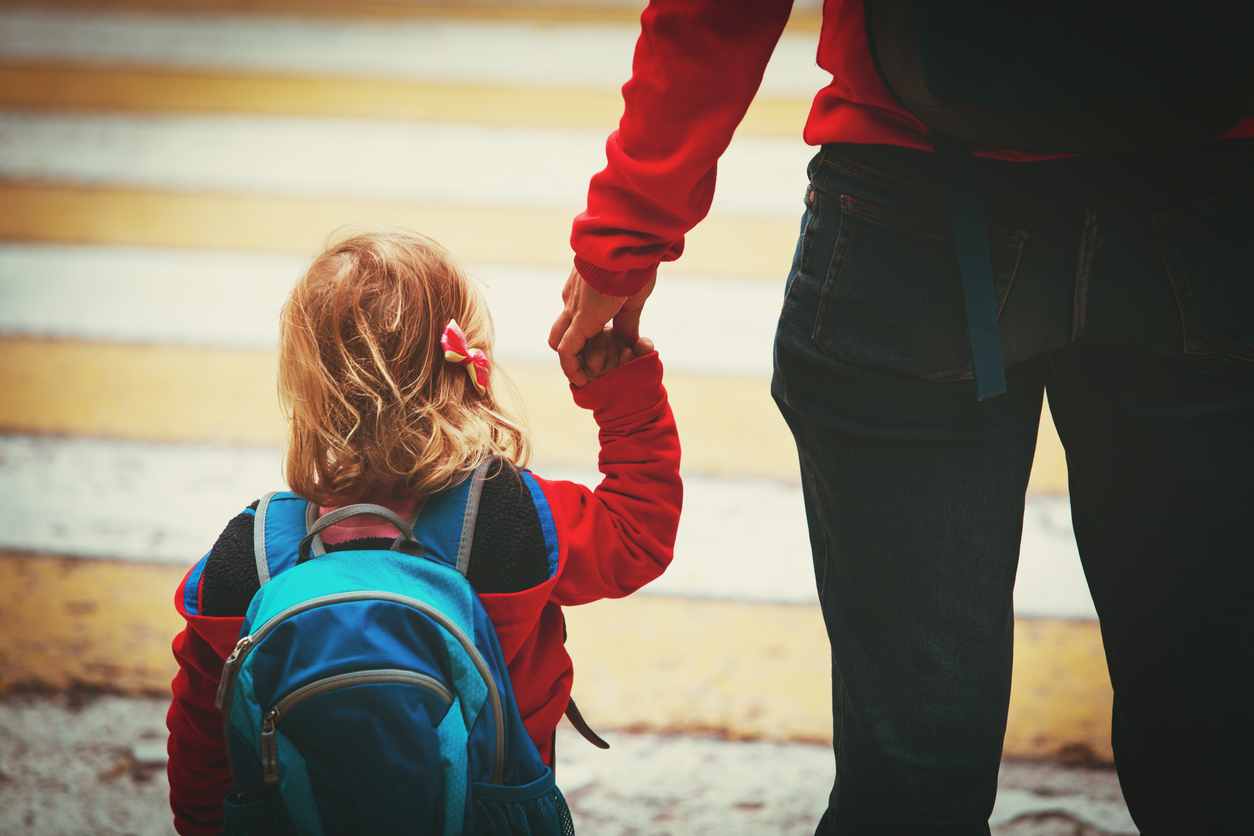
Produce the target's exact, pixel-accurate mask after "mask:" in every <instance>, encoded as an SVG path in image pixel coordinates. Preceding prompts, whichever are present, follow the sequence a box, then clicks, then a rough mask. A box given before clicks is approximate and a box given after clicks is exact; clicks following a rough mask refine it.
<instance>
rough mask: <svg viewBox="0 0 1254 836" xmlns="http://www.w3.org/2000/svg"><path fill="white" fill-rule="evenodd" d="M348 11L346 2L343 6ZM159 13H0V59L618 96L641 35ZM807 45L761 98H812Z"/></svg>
mask: <svg viewBox="0 0 1254 836" xmlns="http://www.w3.org/2000/svg"><path fill="white" fill-rule="evenodd" d="M355 6H356V4H355V3H352V2H351V0H349V2H348V4H347V8H346V11H347V10H351V9H352V8H354V7H355ZM219 11H225V12H229V11H230V10H229V9H222V10H219ZM162 12H163V13H162V14H149V13H129V12H127V11H124V10H122V9H120V8H116V7H115V8H113V9H110V10H109V11H88V10H83V11H65V10H61V11H57V10H48V9H44V10H34V9H29V8H25V9H17V10H12V11H9V12H7V13H5V14H4V15H3V16H2V17H0V59H5V60H10V61H18V60H20V61H32V60H48V61H74V62H76V63H80V62H90V63H94V64H113V65H117V64H123V65H130V66H135V65H143V66H164V67H167V68H169V69H175V68H178V69H196V70H217V71H224V70H225V71H232V72H268V73H283V74H287V75H317V76H323V75H340V76H357V77H363V78H392V79H397V80H401V79H404V80H411V81H424V82H460V83H473V84H489V85H521V86H525V87H533V86H541V87H542V86H548V85H555V86H559V87H561V86H575V87H584V88H589V89H597V90H614V91H616V90H618V89H619V87H621V86H622V84H623V82H625V81H626V80H627V78H628V77H629V76H630V74H631V66H632V55H633V52H634V50H635V46H636V39H637V37H638V36H639V32H640V27H639V24H638V22H636V21H635V20H631V21H627V22H624V23H621V24H611V23H591V24H589V23H578V22H573V21H572V22H564V21H554V20H549V21H543V20H542V21H533V20H529V19H527V18H526V17H519V18H516V19H508V18H506V19H501V20H498V21H492V20H470V21H466V20H458V19H457V18H456V17H453V18H441V17H439V16H431V15H424V16H423V17H421V18H419V19H415V20H405V19H397V20H370V19H368V18H361V17H356V16H354V15H352V14H348V15H345V16H341V17H336V18H332V19H326V18H323V19H319V18H316V17H315V18H308V17H299V16H291V17H273V16H269V15H233V14H212V15H206V14H199V13H194V12H180V10H178V8H177V7H174V6H169V7H164V6H163V9H162ZM816 40H817V39H816V38H815V34H814V32H813V31H809V32H802V33H798V34H795V35H794V34H786V35H785V36H784V37H783V38H781V39H780V42H779V45H778V46H777V48H776V50H775V52H774V54H773V55H772V58H771V61H770V63H769V64H768V66H767V68H766V71H765V74H764V77H763V79H762V86H761V95H763V96H765V97H774V96H787V97H792V98H797V97H800V98H805V99H810V98H812V97H813V96H814V94H815V92H816V91H817V90H818V89H819V88H820V87H822V86H823V85H824V84H828V83H830V82H831V76H830V74H827V73H825V72H824V71H822V70H821V69H819V68H818V66H817V65H816V64H815V50H816V46H817V44H816ZM610 127H612V125H606V126H605V128H606V129H607V130H608V129H609V128H610ZM800 127H801V126H800V124H798V125H797V130H798V131H799V130H800Z"/></svg>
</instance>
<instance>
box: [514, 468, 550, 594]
mask: <svg viewBox="0 0 1254 836" xmlns="http://www.w3.org/2000/svg"><path fill="white" fill-rule="evenodd" d="M520 475H521V476H522V480H523V483H524V484H525V485H526V486H527V490H528V491H530V492H531V501H532V503H533V504H534V505H535V506H536V516H538V517H539V518H540V531H541V532H543V533H544V545H545V547H546V549H547V552H548V554H547V557H548V564H549V577H550V578H551V577H553V575H555V574H556V573H557V524H556V523H554V522H553V509H552V508H550V507H549V500H548V497H546V496H545V495H544V491H542V490H541V489H540V483H539V482H537V481H536V477H535V476H534V475H533V474H532V473H531V471H530V470H524V471H522V472H521V473H520Z"/></svg>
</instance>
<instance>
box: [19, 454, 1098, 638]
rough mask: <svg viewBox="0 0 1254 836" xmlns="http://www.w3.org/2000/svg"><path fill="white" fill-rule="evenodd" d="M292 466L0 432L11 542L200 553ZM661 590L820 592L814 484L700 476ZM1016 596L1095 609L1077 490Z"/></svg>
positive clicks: (1054, 608)
mask: <svg viewBox="0 0 1254 836" xmlns="http://www.w3.org/2000/svg"><path fill="white" fill-rule="evenodd" d="M280 469H281V468H280V456H279V453H278V451H277V450H273V449H229V448H221V447H207V446H181V445H179V446H162V445H152V444H141V443H120V442H105V441H98V440H90V439H32V438H26V437H6V438H0V547H7V548H15V549H32V550H37V551H48V552H54V553H59V554H70V555H78V556H83V557H109V558H121V559H124V560H134V561H161V562H170V563H186V564H190V563H191V562H192V561H194V560H195V559H196V558H198V557H199V556H200V555H201V554H203V553H204V552H205V551H206V550H207V549H208V548H209V547H210V546H211V545H212V543H213V541H214V540H215V539H216V537H217V534H218V532H219V531H220V530H221V529H222V527H223V526H224V525H225V524H226V522H227V520H229V519H230V518H231V517H232V516H234V515H235V514H236V513H238V512H239V510H240V508H242V507H243V506H244V505H245V504H247V503H249V502H251V501H252V500H254V499H256V498H257V497H258V496H259V495H260V494H261V493H263V492H265V491H267V490H271V489H273V488H275V487H276V486H279V485H281V484H282V479H281V476H280ZM540 470H541V472H543V469H542V468H540ZM550 475H554V474H550ZM555 475H556V476H557V477H559V478H560V477H561V476H563V475H566V474H555ZM567 476H568V478H576V479H579V480H580V481H584V482H585V483H587V484H593V483H594V480H595V478H596V476H595V474H593V473H592V472H591V470H590V471H589V472H587V473H583V474H573V475H567ZM647 591H648V592H649V593H651V594H661V595H676V596H691V597H717V598H728V599H735V600H751V601H779V602H796V603H812V602H813V601H814V600H815V593H814V580H813V575H812V570H811V563H810V555H809V540H808V538H807V536H806V529H805V517H804V513H803V511H802V501H801V492H800V489H799V488H798V487H796V486H791V485H784V484H778V483H771V482H764V481H753V480H731V479H726V480H724V479H709V478H700V477H688V478H686V479H685V497H684V518H683V522H682V525H681V527H680V536H679V542H678V545H677V548H676V558H675V562H674V564H673V565H672V566H671V568H670V569H669V570H668V571H667V572H666V574H665V575H664V576H663V577H662V578H661V579H659V580H658V581H657V582H655V583H654V584H652V585H650V586H649V587H648V590H647ZM1015 604H1016V608H1017V611H1018V614H1019V615H1025V616H1052V617H1078V618H1091V617H1093V615H1094V613H1093V608H1092V603H1091V601H1090V599H1089V595H1088V590H1087V587H1086V586H1085V583H1084V578H1083V575H1082V573H1081V570H1080V563H1079V559H1078V557H1077V554H1076V550H1075V543H1074V539H1073V538H1072V536H1071V529H1070V524H1069V512H1068V505H1067V501H1066V500H1065V499H1063V498H1060V497H1045V496H1033V497H1030V498H1029V502H1028V507H1027V518H1026V520H1025V523H1024V532H1023V548H1022V554H1021V558H1020V562H1019V576H1018V583H1017V584H1016V587H1015Z"/></svg>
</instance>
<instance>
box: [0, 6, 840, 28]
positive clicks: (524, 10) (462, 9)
mask: <svg viewBox="0 0 1254 836" xmlns="http://www.w3.org/2000/svg"><path fill="white" fill-rule="evenodd" d="M36 6H37V7H38V8H39V9H41V10H48V9H56V10H60V11H81V12H157V13H162V14H199V13H208V14H245V15H252V14H257V15H294V16H300V17H347V18H383V19H389V18H390V19H406V18H445V19H451V20H483V21H518V22H525V23H534V24H544V23H552V24H566V23H581V24H586V23H602V24H634V23H637V22H638V21H639V20H640V11H641V9H643V8H644V0H641V2H639V3H636V4H635V5H634V6H633V4H632V3H629V2H623V3H618V4H609V3H579V2H577V1H576V2H572V0H531V2H510V0H41V2H39V3H38V4H35V3H32V2H31V0H0V9H15V8H30V7H36ZM820 23H821V16H820V14H819V12H818V10H815V9H798V10H795V11H794V12H793V14H792V16H791V18H790V19H789V22H788V28H789V30H790V31H800V32H817V31H818V30H819V25H820Z"/></svg>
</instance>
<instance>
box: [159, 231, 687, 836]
mask: <svg viewBox="0 0 1254 836" xmlns="http://www.w3.org/2000/svg"><path fill="white" fill-rule="evenodd" d="M458 326H460V327H458ZM537 333H539V331H537ZM585 363H586V365H587V366H588V369H589V375H590V377H594V379H592V380H590V381H589V383H588V384H587V385H586V386H584V387H582V388H580V389H574V390H572V391H573V395H574V400H575V403H577V404H578V405H579V406H581V407H583V408H584V409H590V410H592V413H593V416H594V418H595V420H596V422H597V424H598V426H599V427H600V440H601V454H600V462H599V464H600V469H601V472H602V473H603V474H604V478H603V480H602V482H601V485H600V486H599V487H597V488H596V490H589V489H588V488H586V487H584V486H582V485H578V484H574V483H571V482H561V481H547V480H544V479H539V478H533V477H530V476H528V479H529V480H531V481H530V482H527V483H525V482H524V480H523V479H522V478H521V476H520V474H524V473H526V472H525V471H524V470H523V468H524V467H525V465H526V461H527V456H528V444H527V438H526V434H525V433H524V431H523V429H522V428H521V427H520V426H519V425H518V424H517V423H516V422H515V421H514V420H513V419H512V418H511V417H510V416H509V415H508V413H507V412H506V410H505V409H504V408H503V407H502V406H501V405H500V403H499V401H498V400H497V396H496V393H495V391H496V390H495V385H496V382H497V379H498V375H499V370H498V369H496V368H495V366H494V359H493V358H492V327H491V320H490V317H489V314H488V311H487V309H486V307H485V306H484V304H483V301H482V299H481V298H480V296H479V294H478V292H477V291H476V290H475V288H474V287H473V286H472V285H471V283H470V282H469V281H468V280H467V279H466V277H465V276H464V275H463V274H462V273H461V272H460V271H459V270H458V269H457V267H456V266H454V265H453V264H452V263H451V261H450V260H449V258H448V255H447V254H446V253H445V251H444V250H443V249H442V248H440V247H439V246H438V245H437V244H435V243H434V242H432V241H430V240H428V239H426V238H423V237H420V236H417V235H411V234H399V233H398V234H387V235H360V236H356V237H353V238H349V239H348V240H345V241H343V242H342V243H339V244H337V245H335V246H333V247H331V248H330V249H328V250H327V251H326V252H325V253H323V254H322V255H320V256H319V257H318V258H317V259H316V260H315V261H314V263H313V265H312V266H311V267H310V268H309V271H308V272H307V273H306V274H305V276H304V277H303V278H301V280H300V281H299V282H298V283H297V285H296V288H295V289H294V290H293V292H292V294H291V297H290V298H289V299H288V301H287V304H286V306H285V307H284V310H283V315H282V324H281V331H280V345H279V365H280V373H279V389H280V394H281V397H282V400H283V401H284V403H285V405H286V407H287V408H288V410H289V412H290V433H289V446H288V451H287V461H286V477H287V481H288V483H289V484H290V485H291V488H292V490H293V491H294V492H296V493H297V494H299V495H301V496H303V497H305V498H307V499H310V500H311V501H312V502H315V503H317V505H318V506H320V512H321V514H326V513H327V512H329V511H330V510H332V509H334V508H337V507H342V506H345V505H348V504H352V503H358V502H370V503H375V504H379V505H383V506H385V507H387V508H390V509H392V510H393V511H395V512H396V513H397V514H399V515H400V516H401V517H402V518H404V519H407V520H409V519H414V517H415V514H416V513H418V512H419V511H420V509H421V506H422V503H423V500H424V498H425V497H428V496H432V495H434V494H436V493H438V492H440V491H441V490H443V489H445V488H449V487H451V486H453V485H456V484H458V483H460V482H462V480H464V479H465V478H466V477H467V476H468V475H469V474H471V473H472V472H474V471H476V469H478V468H479V467H480V465H481V464H483V463H484V462H485V461H490V462H492V463H493V466H492V467H491V469H490V470H489V471H488V472H489V473H490V474H491V475H490V476H489V478H487V479H486V481H484V483H483V489H482V493H481V495H480V500H479V516H478V521H477V523H475V525H474V537H473V540H472V541H471V543H472V546H471V548H470V552H469V565H468V568H467V571H466V575H467V578H468V579H469V581H470V583H471V585H472V586H473V587H474V589H475V591H476V592H477V593H478V594H479V597H480V600H481V601H482V603H483V605H484V607H485V609H486V612H487V614H488V616H489V618H490V619H491V621H492V623H493V625H494V626H495V628H496V631H497V635H498V638H499V640H500V645H501V650H502V653H503V654H504V659H505V661H506V662H507V664H508V667H509V671H510V678H511V679H512V682H513V688H514V692H515V696H516V699H517V703H518V707H519V709H520V713H521V716H522V718H523V722H524V724H525V726H526V730H527V734H528V735H529V736H530V737H531V739H532V740H533V741H534V743H535V744H536V746H537V748H538V749H539V751H540V754H541V757H542V758H543V759H544V761H545V762H546V763H548V764H550V765H551V764H552V763H553V756H554V752H553V744H554V734H555V729H556V727H557V724H558V721H559V720H560V719H561V717H562V715H563V713H564V712H565V711H566V710H567V707H568V704H569V702H570V692H571V682H572V678H573V667H572V664H571V660H570V657H569V656H568V655H567V653H566V650H565V648H564V646H563V644H564V640H565V624H564V619H563V616H562V610H561V608H562V606H565V605H570V604H582V603H587V602H590V601H595V600H597V599H599V598H614V597H621V596H624V595H628V594H630V593H631V592H633V591H635V590H636V589H639V588H640V587H641V586H643V585H644V584H646V583H648V582H649V581H650V580H652V579H654V578H656V577H657V576H658V575H660V574H661V573H662V571H663V570H664V569H665V568H666V566H667V564H668V563H669V562H670V559H671V554H672V548H673V546H674V541H675V533H676V528H677V525H678V519H679V511H680V504H681V497H682V487H681V483H680V478H679V441H678V437H677V435H676V432H675V423H674V419H673V418H672V416H671V412H670V408H669V406H668V405H667V399H666V392H665V390H664V389H663V387H662V365H661V363H660V361H659V360H658V356H657V353H656V352H654V351H653V350H652V346H651V345H650V344H649V343H648V342H647V341H644V340H642V341H641V342H640V344H638V345H635V346H625V345H621V344H619V343H618V342H617V341H616V338H614V337H613V336H612V335H611V334H610V333H609V332H607V333H605V334H603V335H602V336H601V337H600V338H598V339H597V340H595V341H593V343H592V344H590V347H589V349H588V352H587V354H586V355H585ZM528 484H531V485H536V486H538V488H539V492H540V493H541V494H542V497H541V496H535V497H534V498H533V493H532V491H531V489H529V487H528ZM256 504H257V503H253V507H254V508H255V507H256ZM541 506H547V508H542V507H541ZM253 519H254V518H253V515H252V513H241V514H239V515H238V516H236V517H235V518H234V519H232V520H231V521H230V522H229V523H228V524H227V526H226V528H225V530H223V532H222V534H221V535H220V536H219V537H218V540H217V542H216V543H215V544H214V546H213V548H212V549H211V550H210V551H209V553H208V554H207V555H206V556H205V557H204V558H202V559H201V561H200V562H199V563H198V564H196V566H195V567H193V569H192V570H191V571H189V572H188V575H187V577H186V578H185V579H184V580H183V583H182V584H181V585H180V588H179V590H178V592H177V594H176V595H175V606H176V607H177V609H178V610H179V613H180V614H181V615H182V616H183V617H184V618H185V619H186V620H187V625H186V627H185V628H184V629H183V631H182V632H180V633H179V634H178V636H177V637H176V638H175V640H174V655H175V658H176V659H177V660H178V663H179V671H178V674H177V676H176V677H175V679H174V682H173V692H174V698H173V702H172V704H171V706H170V710H169V715H168V718H167V725H168V727H169V730H170V739H169V754H170V760H169V778H170V804H171V807H172V808H173V810H174V817H175V826H176V828H177V830H178V831H179V832H180V833H183V834H201V833H204V834H208V833H216V832H218V831H219V829H220V827H221V825H222V817H223V800H224V797H225V796H226V794H227V792H228V790H229V788H230V782H231V776H230V771H229V766H228V763H227V758H226V751H225V741H224V733H223V718H222V715H221V712H220V711H219V710H217V709H216V708H215V706H214V696H215V691H216V689H217V686H218V682H219V677H220V676H221V672H222V668H223V663H224V660H225V659H226V657H227V655H228V654H229V653H230V651H231V649H232V648H233V646H234V645H235V643H236V641H237V639H239V636H240V629H241V624H242V621H243V618H242V617H243V615H244V612H245V610H246V608H247V607H248V604H249V601H250V600H251V599H252V597H253V595H254V594H255V593H256V592H257V590H258V588H259V579H258V572H259V570H258V564H257V562H256V559H255V556H254V532H253ZM395 536H396V532H395V530H394V529H393V528H392V527H391V526H390V525H388V524H386V523H383V522H382V521H380V520H377V519H375V518H370V517H354V518H351V519H347V520H345V521H344V522H341V523H338V524H336V525H333V526H330V527H329V528H327V529H326V530H325V531H323V532H322V538H323V542H324V543H325V544H326V549H327V550H328V551H335V550H336V549H337V548H340V549H342V548H359V549H360V548H386V547H387V545H388V544H390V543H392V540H393V538H394V537H395ZM554 539H555V541H556V542H555V543H553V542H552V541H553V540H554ZM551 551H555V552H556V560H550V552H551ZM413 559H414V560H423V559H425V558H423V557H418V556H416V557H414V558H413Z"/></svg>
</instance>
